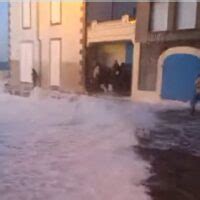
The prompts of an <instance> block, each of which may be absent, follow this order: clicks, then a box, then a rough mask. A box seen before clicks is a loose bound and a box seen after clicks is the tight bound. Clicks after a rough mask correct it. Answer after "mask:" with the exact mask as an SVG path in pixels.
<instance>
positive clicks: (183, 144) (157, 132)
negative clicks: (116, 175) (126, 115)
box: [136, 109, 200, 200]
mask: <svg viewBox="0 0 200 200" xmlns="http://www.w3.org/2000/svg"><path fill="white" fill-rule="evenodd" d="M156 115H157V117H158V119H159V120H158V122H157V124H156V126H155V128H153V129H152V130H150V131H148V132H145V131H143V133H142V134H141V131H140V133H139V134H138V138H139V141H140V145H139V146H138V147H137V148H136V150H137V151H138V153H139V154H140V155H142V157H143V158H144V159H145V160H147V161H149V162H150V163H151V166H152V167H151V176H150V177H149V178H148V180H146V181H145V182H144V184H145V185H146V186H147V187H148V188H149V193H150V195H151V196H152V199H153V200H200V112H197V113H196V114H195V115H194V116H191V115H190V113H189V110H186V109H185V110H168V111H162V112H158V113H156Z"/></svg>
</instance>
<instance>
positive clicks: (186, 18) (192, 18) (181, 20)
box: [177, 2, 197, 29]
mask: <svg viewBox="0 0 200 200" xmlns="http://www.w3.org/2000/svg"><path fill="white" fill-rule="evenodd" d="M196 15H197V2H179V3H178V7H177V29H193V28H195V26H196Z"/></svg>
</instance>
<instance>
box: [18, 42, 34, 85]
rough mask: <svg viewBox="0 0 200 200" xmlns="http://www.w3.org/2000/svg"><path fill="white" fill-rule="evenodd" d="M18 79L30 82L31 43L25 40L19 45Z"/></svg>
mask: <svg viewBox="0 0 200 200" xmlns="http://www.w3.org/2000/svg"><path fill="white" fill-rule="evenodd" d="M20 50H21V51H20V52H21V53H20V80H21V81H22V82H27V83H31V82H32V76H31V74H32V68H33V44H32V43H31V42H25V43H22V44H21V47H20Z"/></svg>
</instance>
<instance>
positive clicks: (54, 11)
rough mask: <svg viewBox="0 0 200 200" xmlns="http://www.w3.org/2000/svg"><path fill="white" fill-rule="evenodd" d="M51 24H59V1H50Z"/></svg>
mask: <svg viewBox="0 0 200 200" xmlns="http://www.w3.org/2000/svg"><path fill="white" fill-rule="evenodd" d="M50 4H51V6H50V7H51V8H50V9H51V24H52V25H55V24H61V1H51V3H50Z"/></svg>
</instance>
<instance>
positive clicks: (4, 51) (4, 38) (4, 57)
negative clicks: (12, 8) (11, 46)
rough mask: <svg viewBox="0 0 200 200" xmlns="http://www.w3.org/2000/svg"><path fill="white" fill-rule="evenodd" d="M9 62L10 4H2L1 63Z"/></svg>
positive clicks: (0, 3)
mask: <svg viewBox="0 0 200 200" xmlns="http://www.w3.org/2000/svg"><path fill="white" fill-rule="evenodd" d="M7 61H8V3H7V2H0V62H7Z"/></svg>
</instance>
